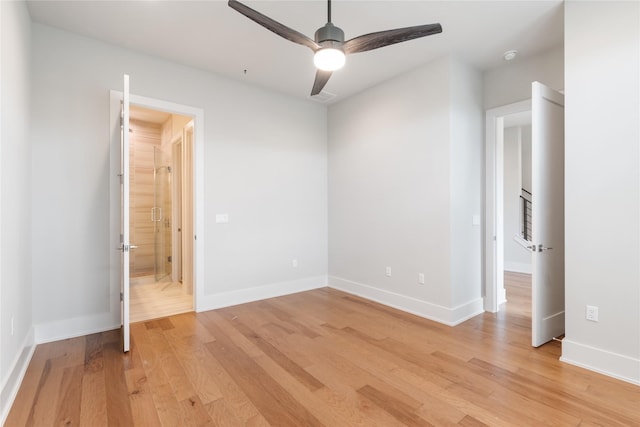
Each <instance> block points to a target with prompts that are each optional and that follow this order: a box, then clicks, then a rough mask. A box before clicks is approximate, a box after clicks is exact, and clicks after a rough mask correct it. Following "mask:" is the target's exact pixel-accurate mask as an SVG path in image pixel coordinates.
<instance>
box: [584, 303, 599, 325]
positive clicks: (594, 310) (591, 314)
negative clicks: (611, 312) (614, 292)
mask: <svg viewBox="0 0 640 427" xmlns="http://www.w3.org/2000/svg"><path fill="white" fill-rule="evenodd" d="M586 318H587V320H591V321H592V322H597V321H598V307H596V306H594V305H588V306H587V312H586Z"/></svg>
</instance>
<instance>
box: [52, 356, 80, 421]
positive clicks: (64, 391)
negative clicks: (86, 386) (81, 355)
mask: <svg viewBox="0 0 640 427" xmlns="http://www.w3.org/2000/svg"><path fill="white" fill-rule="evenodd" d="M83 372H84V366H83V365H77V366H74V367H69V368H64V372H63V374H62V381H61V383H60V397H59V403H60V404H59V406H58V410H57V413H56V421H55V424H56V425H63V426H78V425H80V399H81V396H82V377H83Z"/></svg>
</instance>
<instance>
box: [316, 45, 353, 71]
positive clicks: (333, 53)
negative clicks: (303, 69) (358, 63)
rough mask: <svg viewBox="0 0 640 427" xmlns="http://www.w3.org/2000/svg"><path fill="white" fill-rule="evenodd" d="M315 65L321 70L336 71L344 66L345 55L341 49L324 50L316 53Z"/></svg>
mask: <svg viewBox="0 0 640 427" xmlns="http://www.w3.org/2000/svg"><path fill="white" fill-rule="evenodd" d="M313 63H314V65H315V66H316V68H318V69H320V70H323V71H336V70H339V69H340V68H342V67H343V66H344V63H345V55H344V52H343V51H342V50H340V49H334V48H324V49H320V50H318V51H317V52H316V54H315V55H314V57H313Z"/></svg>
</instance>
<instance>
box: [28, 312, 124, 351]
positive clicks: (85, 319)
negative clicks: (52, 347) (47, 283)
mask: <svg viewBox="0 0 640 427" xmlns="http://www.w3.org/2000/svg"><path fill="white" fill-rule="evenodd" d="M119 327H120V313H115V314H114V313H99V314H94V315H90V316H80V317H74V318H71V319H64V320H56V321H54V322H47V323H39V324H37V325H35V342H36V344H43V343H47V342H52V341H59V340H65V339H67V338H74V337H80V336H83V335H89V334H95V333H97V332H104V331H109V330H111V329H117V328H119Z"/></svg>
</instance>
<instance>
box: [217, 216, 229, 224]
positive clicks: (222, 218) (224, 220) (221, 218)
mask: <svg viewBox="0 0 640 427" xmlns="http://www.w3.org/2000/svg"><path fill="white" fill-rule="evenodd" d="M228 222H229V214H216V224H226V223H228Z"/></svg>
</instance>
